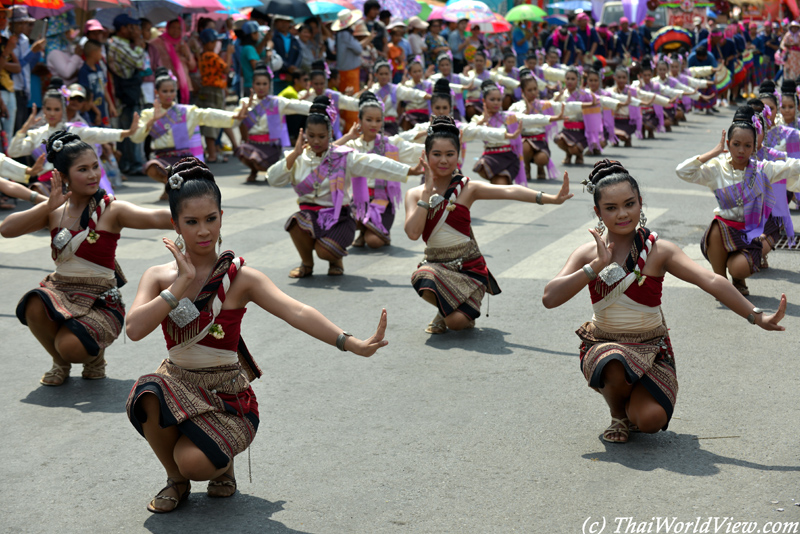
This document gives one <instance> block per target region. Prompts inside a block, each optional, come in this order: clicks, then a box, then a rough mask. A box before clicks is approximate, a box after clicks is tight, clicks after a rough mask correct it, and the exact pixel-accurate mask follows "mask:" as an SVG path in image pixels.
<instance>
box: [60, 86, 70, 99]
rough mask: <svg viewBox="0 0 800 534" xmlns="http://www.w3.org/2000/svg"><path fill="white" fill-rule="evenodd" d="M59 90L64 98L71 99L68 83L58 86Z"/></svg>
mask: <svg viewBox="0 0 800 534" xmlns="http://www.w3.org/2000/svg"><path fill="white" fill-rule="evenodd" d="M58 92H59V93H61V96H62V98H64V100H69V97H70V96H71V95H70V92H69V89H67V86H66V85H62V86H61V87H59V88H58Z"/></svg>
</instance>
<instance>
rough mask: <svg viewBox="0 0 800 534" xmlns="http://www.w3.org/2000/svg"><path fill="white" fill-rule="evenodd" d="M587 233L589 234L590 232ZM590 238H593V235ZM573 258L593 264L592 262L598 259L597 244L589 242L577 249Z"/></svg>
mask: <svg viewBox="0 0 800 534" xmlns="http://www.w3.org/2000/svg"><path fill="white" fill-rule="evenodd" d="M586 233H587V234H588V233H589V232H586ZM589 237H591V234H589ZM572 257H573V258H575V259H576V260H579V261H581V262H582V263H591V261H592V260H594V259H595V258H597V243H596V242H594V241H587V242H586V243H584V244H583V245H581V246H579V247H578V248H576V249H575V252H573V253H572Z"/></svg>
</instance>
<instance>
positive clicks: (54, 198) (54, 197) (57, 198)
mask: <svg viewBox="0 0 800 534" xmlns="http://www.w3.org/2000/svg"><path fill="white" fill-rule="evenodd" d="M35 105H36V104H34V106H35ZM63 184H64V181H63V178H62V177H61V173H60V172H58V171H57V170H55V169H53V177H52V178H51V179H50V185H51V187H52V189H51V191H50V197H49V198H48V199H47V208H48V209H49V210H50V211H55V210H56V209H58V207H59V206H61V205H62V204H64V202H66V201H67V200H69V197H71V196H72V191H68V192H67V193H66V194H65V193H64V190H63V189H62V187H63Z"/></svg>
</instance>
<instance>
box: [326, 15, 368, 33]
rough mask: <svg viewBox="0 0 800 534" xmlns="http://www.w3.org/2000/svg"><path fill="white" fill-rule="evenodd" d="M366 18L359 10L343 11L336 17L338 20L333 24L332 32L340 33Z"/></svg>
mask: <svg viewBox="0 0 800 534" xmlns="http://www.w3.org/2000/svg"><path fill="white" fill-rule="evenodd" d="M362 18H364V14H363V13H362V12H361V11H358V10H357V9H343V10H341V11H339V14H338V15H336V20H335V21H333V24H331V30H333V31H335V32H338V31H340V30H344V29H346V28H349V27H350V26H352V25H353V24H355V23H356V22H358V21H359V20H361V19H362Z"/></svg>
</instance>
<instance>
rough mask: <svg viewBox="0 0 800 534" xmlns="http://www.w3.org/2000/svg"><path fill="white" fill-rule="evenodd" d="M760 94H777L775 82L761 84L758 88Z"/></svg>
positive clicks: (768, 81) (765, 81)
mask: <svg viewBox="0 0 800 534" xmlns="http://www.w3.org/2000/svg"><path fill="white" fill-rule="evenodd" d="M758 92H759V93H769V94H772V93H774V92H775V82H773V81H772V80H764V81H763V82H761V85H759V86H758Z"/></svg>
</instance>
